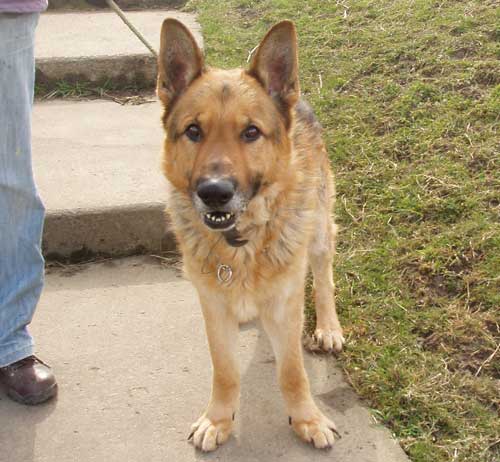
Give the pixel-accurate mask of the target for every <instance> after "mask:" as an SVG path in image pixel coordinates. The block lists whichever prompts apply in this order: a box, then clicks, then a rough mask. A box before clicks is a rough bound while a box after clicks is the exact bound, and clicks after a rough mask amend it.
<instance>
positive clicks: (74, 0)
mask: <svg viewBox="0 0 500 462" xmlns="http://www.w3.org/2000/svg"><path fill="white" fill-rule="evenodd" d="M92 3H94V4H95V2H88V1H87V0H50V1H49V10H50V11H52V10H57V11H74V10H97V9H102V7H101V6H94V5H93V4H92ZM100 3H104V0H101V2H100ZM115 3H116V4H117V5H118V6H119V7H120V8H121V9H122V10H124V11H127V10H138V9H146V8H148V9H151V8H153V9H169V8H179V7H182V6H183V5H184V4H185V3H186V0H115Z"/></svg>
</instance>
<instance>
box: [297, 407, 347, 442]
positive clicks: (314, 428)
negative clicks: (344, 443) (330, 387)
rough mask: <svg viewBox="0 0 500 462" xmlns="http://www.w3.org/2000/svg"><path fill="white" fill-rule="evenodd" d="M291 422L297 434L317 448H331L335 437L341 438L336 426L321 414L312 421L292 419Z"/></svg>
mask: <svg viewBox="0 0 500 462" xmlns="http://www.w3.org/2000/svg"><path fill="white" fill-rule="evenodd" d="M290 421H291V425H292V428H293V429H294V430H295V433H297V435H299V436H300V438H302V439H303V440H304V441H306V442H307V443H312V444H313V445H314V447H315V448H318V449H327V448H331V447H332V445H333V443H334V442H335V435H337V436H338V437H339V438H340V434H339V432H338V431H337V429H336V427H335V424H334V423H333V422H332V421H331V420H330V419H328V418H327V417H325V416H324V415H323V414H321V413H320V414H319V416H318V417H316V418H313V419H311V420H293V419H290Z"/></svg>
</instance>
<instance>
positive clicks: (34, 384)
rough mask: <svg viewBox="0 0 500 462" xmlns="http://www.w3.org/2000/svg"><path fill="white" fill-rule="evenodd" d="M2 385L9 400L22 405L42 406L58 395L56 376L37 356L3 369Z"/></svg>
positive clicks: (1, 370)
mask: <svg viewBox="0 0 500 462" xmlns="http://www.w3.org/2000/svg"><path fill="white" fill-rule="evenodd" d="M0 384H1V385H3V387H4V388H5V391H6V392H7V396H8V397H9V398H12V399H13V400H14V401H17V402H19V403H22V404H29V405H34V404H40V403H43V402H44V401H47V400H49V399H51V398H53V397H54V396H56V395H57V383H56V378H55V377H54V374H53V373H52V371H51V369H50V367H49V366H47V364H45V363H43V362H42V361H40V360H39V359H38V358H37V357H35V356H28V357H27V358H24V359H21V360H20V361H17V362H15V363H13V364H10V365H8V366H5V367H1V368H0Z"/></svg>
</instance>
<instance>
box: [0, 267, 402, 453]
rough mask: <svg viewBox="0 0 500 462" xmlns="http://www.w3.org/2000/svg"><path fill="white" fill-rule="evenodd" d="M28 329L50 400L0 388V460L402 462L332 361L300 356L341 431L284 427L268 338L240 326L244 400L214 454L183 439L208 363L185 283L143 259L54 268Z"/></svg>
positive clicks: (204, 386) (202, 396) (203, 395)
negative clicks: (321, 437)
mask: <svg viewBox="0 0 500 462" xmlns="http://www.w3.org/2000/svg"><path fill="white" fill-rule="evenodd" d="M33 332H34V334H35V336H36V337H37V338H38V342H39V345H40V347H39V354H40V356H41V357H42V358H43V359H46V360H47V361H50V362H51V364H52V365H53V367H54V370H55V372H56V374H57V376H58V379H59V385H60V396H59V399H58V400H57V401H56V402H52V403H49V404H46V405H42V406H39V407H23V406H21V405H18V404H16V403H14V402H11V401H10V400H8V399H7V398H6V397H5V395H3V394H2V393H1V392H0V462H49V461H50V462H54V461H57V462H70V461H71V462H76V461H78V462H90V461H99V462H124V461H127V462H128V461H130V462H135V461H148V462H156V461H158V462H160V461H161V462H166V461H168V462H170V461H173V462H185V461H186V462H187V461H196V460H218V461H231V462H238V461H245V462H251V461H259V462H267V461H278V460H283V461H287V462H288V461H290V462H302V461H304V462H305V461H308V462H312V461H323V460H325V461H326V460H335V461H338V462H341V461H346V462H347V461H348V462H405V461H407V460H408V459H407V458H406V456H405V455H404V453H403V451H402V450H401V448H400V447H399V446H398V445H397V444H396V443H395V442H394V441H393V440H392V439H391V437H390V435H389V433H388V431H387V430H385V429H383V428H381V427H379V426H377V425H375V424H374V423H373V420H372V418H371V417H370V415H369V412H368V411H367V410H366V409H365V408H364V407H362V405H361V404H360V402H359V401H358V399H357V398H356V397H355V395H354V393H353V391H352V390H351V388H350V387H349V386H348V384H347V383H346V382H345V381H344V379H343V376H342V373H341V372H340V370H339V369H338V368H337V367H336V366H335V359H333V358H331V357H324V356H316V357H313V356H310V355H307V356H306V359H307V369H308V372H309V377H310V379H311V382H312V389H313V392H314V395H315V398H316V400H317V402H318V404H319V406H320V407H321V408H322V409H323V410H324V411H325V412H326V413H327V414H328V415H329V416H330V417H332V418H333V419H334V421H335V422H336V424H337V426H338V428H339V430H340V433H341V434H342V437H343V438H342V440H340V441H338V442H337V443H336V444H335V446H334V448H333V449H332V450H331V451H318V450H314V449H313V448H312V447H310V446H308V445H306V444H303V443H302V442H300V441H299V440H298V438H296V437H295V435H294V434H293V432H292V430H291V429H290V427H289V426H288V422H287V416H286V413H285V411H284V407H283V403H282V399H281V396H280V393H279V391H278V387H277V383H276V378H275V364H274V359H273V355H272V352H271V349H270V345H269V343H268V341H267V338H266V337H265V335H263V333H262V332H261V331H260V330H259V329H258V328H257V327H255V326H253V325H249V326H244V327H243V328H242V332H241V335H240V359H241V372H242V396H241V409H240V411H239V412H238V413H237V416H236V423H237V427H236V432H235V435H234V437H232V438H231V439H230V440H229V442H228V443H226V445H224V446H222V447H221V448H219V449H218V450H217V451H216V452H215V453H211V454H208V455H206V454H202V453H200V452H197V451H195V449H194V448H193V446H192V445H190V444H189V443H188V442H187V441H186V439H187V435H188V433H189V428H190V425H191V424H192V422H193V421H194V420H195V419H196V418H197V417H198V416H199V414H200V412H201V411H202V410H203V408H204V406H205V404H206V400H207V398H208V394H209V391H210V375H211V372H210V364H209V355H208V350H207V346H206V339H205V333H204V328H203V320H202V316H201V312H200V309H199V307H198V301H197V298H196V295H195V293H194V289H193V288H192V286H191V285H190V283H189V282H187V281H185V280H183V279H181V278H180V277H179V276H178V275H177V274H176V272H175V271H174V270H172V269H171V268H169V267H166V266H164V265H161V264H159V263H157V262H155V261H153V260H152V259H151V258H147V257H141V258H133V259H125V260H114V261H108V262H104V263H100V264H93V265H87V266H84V267H82V268H80V269H77V270H75V269H74V268H72V267H68V268H66V269H62V270H56V271H54V270H52V271H51V273H50V274H49V275H48V276H47V286H46V290H45V292H44V294H43V297H42V301H41V304H40V306H39V310H38V312H37V317H36V319H35V321H34V325H33Z"/></svg>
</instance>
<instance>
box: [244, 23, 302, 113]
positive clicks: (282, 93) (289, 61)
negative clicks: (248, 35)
mask: <svg viewBox="0 0 500 462" xmlns="http://www.w3.org/2000/svg"><path fill="white" fill-rule="evenodd" d="M297 55H298V52H297V33H296V31H295V26H294V24H293V22H291V21H282V22H279V23H278V24H276V25H275V26H273V27H272V29H271V30H270V31H269V32H268V33H267V34H266V36H265V37H264V39H263V40H262V42H261V43H260V45H259V47H258V48H257V51H256V52H255V54H254V56H253V58H252V61H251V63H250V69H249V70H248V73H249V74H250V75H252V76H253V77H255V78H256V79H257V80H258V81H259V82H260V83H261V84H262V86H263V87H264V88H265V89H266V91H267V93H268V94H269V95H270V96H271V97H272V98H274V99H276V100H277V101H278V103H279V106H280V107H283V105H284V106H285V107H286V108H288V109H289V108H291V107H292V106H293V105H294V104H295V103H296V102H297V100H298V99H299V96H300V88H299V77H298V68H299V62H298V56H297Z"/></svg>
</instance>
